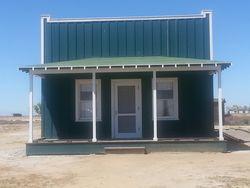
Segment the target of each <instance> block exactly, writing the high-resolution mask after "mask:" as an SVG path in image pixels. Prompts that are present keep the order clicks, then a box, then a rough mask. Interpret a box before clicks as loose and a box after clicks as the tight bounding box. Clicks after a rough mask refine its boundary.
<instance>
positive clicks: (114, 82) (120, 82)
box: [111, 79, 142, 139]
mask: <svg viewBox="0 0 250 188" xmlns="http://www.w3.org/2000/svg"><path fill="white" fill-rule="evenodd" d="M133 85H134V86H136V93H135V101H136V134H131V133H123V136H121V135H120V136H119V134H118V131H117V128H118V123H117V124H116V113H115V110H116V105H118V104H116V103H117V94H118V93H117V86H133ZM111 130H112V139H135V138H138V139H140V138H142V98H141V79H111Z"/></svg>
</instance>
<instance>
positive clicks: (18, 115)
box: [12, 113, 23, 117]
mask: <svg viewBox="0 0 250 188" xmlns="http://www.w3.org/2000/svg"><path fill="white" fill-rule="evenodd" d="M12 116H13V117H22V116H23V115H22V114H20V113H13V114H12Z"/></svg>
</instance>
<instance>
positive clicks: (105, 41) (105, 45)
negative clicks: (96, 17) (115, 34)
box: [102, 22, 110, 57]
mask: <svg viewBox="0 0 250 188" xmlns="http://www.w3.org/2000/svg"><path fill="white" fill-rule="evenodd" d="M109 37H110V36H109V23H106V22H104V23H102V56H103V57H109V54H110V53H109V50H110V49H109Z"/></svg>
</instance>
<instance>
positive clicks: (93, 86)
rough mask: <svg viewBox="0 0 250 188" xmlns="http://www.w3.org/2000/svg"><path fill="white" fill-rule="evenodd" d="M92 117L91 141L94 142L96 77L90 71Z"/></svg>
mask: <svg viewBox="0 0 250 188" xmlns="http://www.w3.org/2000/svg"><path fill="white" fill-rule="evenodd" d="M92 118H93V137H92V142H96V141H97V139H96V77H95V72H93V73H92Z"/></svg>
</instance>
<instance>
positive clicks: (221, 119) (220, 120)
mask: <svg viewBox="0 0 250 188" xmlns="http://www.w3.org/2000/svg"><path fill="white" fill-rule="evenodd" d="M221 85H222V84H221V69H220V68H219V69H218V107H219V109H218V113H219V114H218V115H219V140H221V141H222V140H224V136H223V114H222V113H223V110H222V100H223V99H222V87H221Z"/></svg>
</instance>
